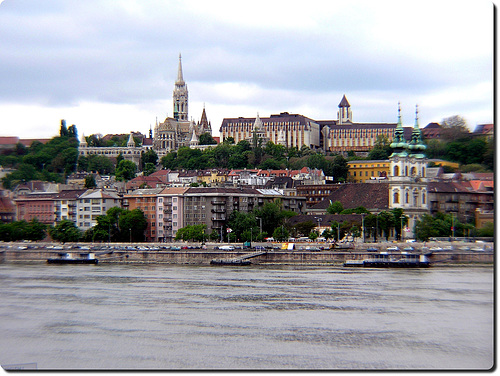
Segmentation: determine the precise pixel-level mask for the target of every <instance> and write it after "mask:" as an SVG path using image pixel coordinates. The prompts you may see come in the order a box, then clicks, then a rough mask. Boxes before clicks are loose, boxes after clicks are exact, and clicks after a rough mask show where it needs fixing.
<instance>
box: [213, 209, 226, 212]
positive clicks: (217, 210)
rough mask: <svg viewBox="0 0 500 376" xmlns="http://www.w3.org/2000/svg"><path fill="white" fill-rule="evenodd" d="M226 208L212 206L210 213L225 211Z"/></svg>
mask: <svg viewBox="0 0 500 376" xmlns="http://www.w3.org/2000/svg"><path fill="white" fill-rule="evenodd" d="M225 212H226V209H225V208H213V209H212V213H225Z"/></svg>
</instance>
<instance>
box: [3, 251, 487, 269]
mask: <svg viewBox="0 0 500 376" xmlns="http://www.w3.org/2000/svg"><path fill="white" fill-rule="evenodd" d="M59 252H61V251H54V250H48V249H26V250H24V249H6V250H3V251H0V262H46V261H47V259H48V258H56V257H58V255H59ZM75 253H78V251H75ZM245 254H247V252H242V251H217V250H214V251H210V250H203V251H201V250H200V251H198V250H180V251H165V250H160V251H153V250H147V251H141V250H123V251H114V252H113V253H111V254H104V255H97V256H96V257H97V258H98V259H99V263H165V264H199V265H203V264H210V261H211V260H213V259H231V258H235V257H239V256H243V255H245ZM371 254H372V253H370V252H356V251H352V252H349V251H316V252H312V251H281V250H280V251H274V252H273V251H271V252H268V253H267V254H264V255H261V256H257V257H254V258H252V259H251V262H252V263H253V264H256V265H264V264H298V265H300V264H302V265H314V264H316V265H323V264H342V263H343V262H344V261H346V260H359V259H363V258H366V257H369V256H370V255H371ZM430 261H431V262H432V263H433V264H435V265H439V264H442V265H444V264H466V263H493V262H494V255H493V253H492V252H456V251H455V252H439V253H434V254H433V255H432V256H431V257H430Z"/></svg>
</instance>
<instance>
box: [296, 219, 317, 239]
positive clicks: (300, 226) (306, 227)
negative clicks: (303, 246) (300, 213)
mask: <svg viewBox="0 0 500 376" xmlns="http://www.w3.org/2000/svg"><path fill="white" fill-rule="evenodd" d="M294 227H295V229H296V230H297V233H298V234H300V235H301V236H309V234H310V233H311V231H312V230H313V229H314V228H315V227H316V224H315V223H314V222H313V221H311V220H309V221H304V222H300V223H297V224H296V225H295V226H294Z"/></svg>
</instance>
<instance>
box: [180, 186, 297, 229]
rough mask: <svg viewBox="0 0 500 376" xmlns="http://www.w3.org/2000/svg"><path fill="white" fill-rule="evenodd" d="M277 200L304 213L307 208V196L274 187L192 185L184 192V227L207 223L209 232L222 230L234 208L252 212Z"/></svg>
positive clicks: (284, 207) (287, 207)
mask: <svg viewBox="0 0 500 376" xmlns="http://www.w3.org/2000/svg"><path fill="white" fill-rule="evenodd" d="M277 199H280V200H281V201H282V204H283V209H285V210H291V211H295V212H297V213H299V214H300V213H302V211H303V209H304V207H305V199H304V198H301V197H295V196H285V195H284V194H282V193H280V192H278V191H276V190H273V189H254V188H218V187H216V188H213V187H212V188H201V187H196V188H189V189H188V190H187V191H186V192H185V193H184V226H188V225H196V224H205V225H206V226H207V233H211V232H212V231H216V232H218V233H220V232H221V231H223V230H224V227H225V226H226V225H227V220H228V218H229V216H230V215H231V213H232V212H233V211H240V212H245V213H247V212H251V211H252V210H253V209H255V208H257V207H261V206H263V205H264V204H265V203H266V202H272V201H275V200H277Z"/></svg>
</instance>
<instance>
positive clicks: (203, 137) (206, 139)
mask: <svg viewBox="0 0 500 376" xmlns="http://www.w3.org/2000/svg"><path fill="white" fill-rule="evenodd" d="M198 143H199V144H200V145H217V141H215V140H214V138H213V137H212V135H211V134H210V133H208V132H206V133H202V134H200V137H199V138H198Z"/></svg>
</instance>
